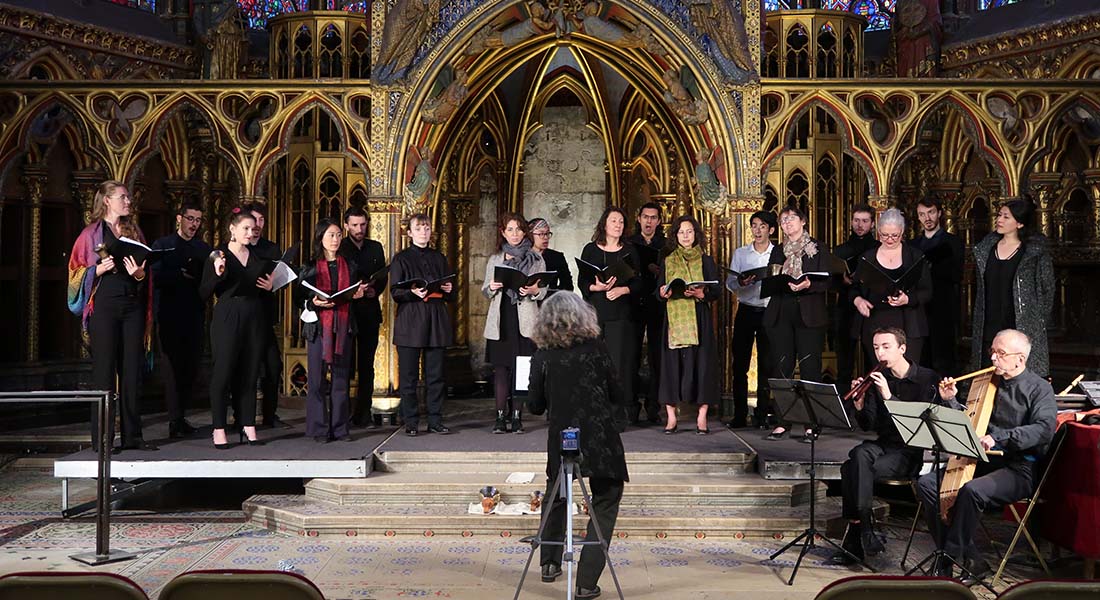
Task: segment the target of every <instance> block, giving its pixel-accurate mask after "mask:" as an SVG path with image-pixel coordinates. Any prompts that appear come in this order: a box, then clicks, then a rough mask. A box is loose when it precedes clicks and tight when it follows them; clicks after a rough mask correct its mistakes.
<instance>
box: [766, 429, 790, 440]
mask: <svg viewBox="0 0 1100 600" xmlns="http://www.w3.org/2000/svg"><path fill="white" fill-rule="evenodd" d="M788 431H790V430H788V429H784V430H783V431H774V430H773V431H772V432H771V433H769V434H768V435H766V436H764V439H766V440H768V441H771V442H774V441H776V440H781V439H783V438H785V437H787V433H788Z"/></svg>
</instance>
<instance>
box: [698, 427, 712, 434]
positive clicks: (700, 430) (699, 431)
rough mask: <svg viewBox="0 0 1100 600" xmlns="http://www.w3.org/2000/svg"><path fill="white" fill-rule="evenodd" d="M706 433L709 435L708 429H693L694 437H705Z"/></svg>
mask: <svg viewBox="0 0 1100 600" xmlns="http://www.w3.org/2000/svg"><path fill="white" fill-rule="evenodd" d="M708 433H710V429H699V428H698V427H696V428H695V435H706V434H708Z"/></svg>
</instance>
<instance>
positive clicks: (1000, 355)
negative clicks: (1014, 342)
mask: <svg viewBox="0 0 1100 600" xmlns="http://www.w3.org/2000/svg"><path fill="white" fill-rule="evenodd" d="M989 354H990V356H996V357H997V358H1000V359H1003V358H1005V357H1006V356H1023V355H1024V353H1023V352H1005V351H1004V350H1000V349H997V348H990V349H989Z"/></svg>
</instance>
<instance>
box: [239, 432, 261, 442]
mask: <svg viewBox="0 0 1100 600" xmlns="http://www.w3.org/2000/svg"><path fill="white" fill-rule="evenodd" d="M241 443H242V444H248V445H249V446H263V445H264V442H263V440H259V439H256V440H250V439H248V436H246V435H245V434H244V431H243V430H242V431H241Z"/></svg>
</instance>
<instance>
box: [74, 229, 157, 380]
mask: <svg viewBox="0 0 1100 600" xmlns="http://www.w3.org/2000/svg"><path fill="white" fill-rule="evenodd" d="M137 235H138V241H139V242H141V243H143V244H144V243H145V236H144V235H142V233H141V230H140V229H138V231H137ZM102 243H103V221H102V220H97V221H92V222H91V223H89V224H88V226H87V227H85V228H84V230H83V231H81V232H80V235H78V236H77V237H76V243H74V244H73V251H72V253H71V254H70V255H69V286H68V294H67V298H66V300H67V301H68V305H69V312H71V313H73V314H74V315H78V316H80V331H81V335H82V336H83V338H84V342H85V343H87V342H88V319H89V318H90V317H91V316H92V311H93V310H95V291H96V288H97V287H98V285H99V278H98V277H96V274H95V266H96V261H98V260H99V255H98V254H96V252H95V249H96V246H99V245H100V244H102ZM148 266H149V265H146V269H145V291H146V293H147V295H148V297H147V298H146V299H145V339H144V340H143V342H144V346H145V359H146V363H147V367H148V368H149V369H150V370H151V369H152V368H153V279H152V277H153V270H152V269H150V268H148ZM119 268H122V267H121V265H119Z"/></svg>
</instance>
